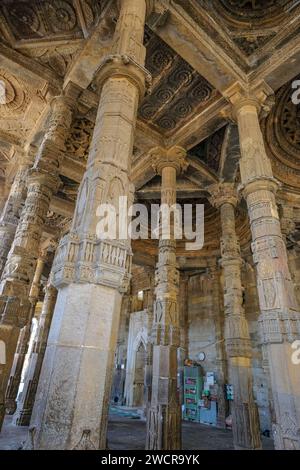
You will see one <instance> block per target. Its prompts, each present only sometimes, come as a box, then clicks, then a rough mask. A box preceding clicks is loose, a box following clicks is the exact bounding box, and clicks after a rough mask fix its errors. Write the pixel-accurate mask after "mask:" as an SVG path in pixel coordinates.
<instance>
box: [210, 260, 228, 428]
mask: <svg viewBox="0 0 300 470" xmlns="http://www.w3.org/2000/svg"><path fill="white" fill-rule="evenodd" d="M209 272H210V275H211V278H212V295H213V302H214V323H215V338H216V339H215V341H216V366H217V384H218V416H217V425H218V426H220V427H222V428H225V427H226V421H225V420H226V417H227V411H228V409H227V408H228V406H227V402H226V400H225V390H224V387H225V383H227V375H228V374H227V361H226V350H225V343H224V341H225V339H224V320H225V319H224V302H222V303H223V305H221V297H222V295H221V292H220V291H221V289H220V268H219V266H218V264H217V260H216V259H213V260H212V262H210V263H209Z"/></svg>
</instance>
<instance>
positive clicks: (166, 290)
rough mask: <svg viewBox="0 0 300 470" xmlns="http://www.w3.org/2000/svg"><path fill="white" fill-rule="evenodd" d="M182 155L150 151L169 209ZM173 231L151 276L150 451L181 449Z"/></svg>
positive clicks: (161, 245) (163, 201)
mask: <svg viewBox="0 0 300 470" xmlns="http://www.w3.org/2000/svg"><path fill="white" fill-rule="evenodd" d="M185 155H186V153H185V150H183V149H182V148H181V147H172V148H171V149H169V150H168V151H165V150H164V149H154V151H153V152H152V155H151V158H153V164H154V165H155V166H156V168H157V171H158V173H160V174H161V204H164V205H166V206H169V207H171V206H173V205H174V204H176V173H179V172H180V170H181V169H182V168H183V167H184V166H185ZM173 229H174V227H173V224H172V223H171V230H170V239H164V237H163V236H162V235H163V234H161V236H160V240H159V255H158V263H157V267H156V273H155V285H156V288H155V294H156V300H155V303H154V320H153V331H152V335H153V367H152V394H151V406H150V408H149V411H148V419H147V441H146V448H147V449H153V450H173V449H174V450H175V449H180V448H181V407H180V403H179V394H178V391H177V350H178V348H179V346H180V325H179V309H178V285H179V271H178V269H177V264H176V240H175V237H174V230H173ZM168 236H169V235H168Z"/></svg>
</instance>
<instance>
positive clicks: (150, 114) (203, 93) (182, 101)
mask: <svg viewBox="0 0 300 470" xmlns="http://www.w3.org/2000/svg"><path fill="white" fill-rule="evenodd" d="M146 41H147V44H146V45H147V56H146V68H147V69H148V70H149V71H150V73H151V74H152V77H153V88H152V92H151V94H150V95H148V96H146V98H145V99H144V100H143V102H142V105H141V106H140V109H139V118H140V119H141V120H142V121H144V122H146V123H147V124H150V125H151V126H153V127H154V128H155V129H156V130H158V131H159V132H161V133H162V134H164V135H169V134H171V133H172V132H174V131H176V130H177V129H178V128H179V127H180V126H181V125H182V124H184V123H185V122H187V121H188V120H189V119H191V118H192V117H193V116H194V115H195V114H196V113H197V112H199V111H200V110H201V109H203V107H204V106H208V105H209V104H210V103H211V101H212V100H213V99H215V98H216V96H217V91H216V90H215V89H214V88H213V87H212V86H211V85H210V84H209V83H208V82H207V80H205V79H204V78H203V77H202V76H201V75H199V74H198V73H197V72H195V71H194V70H193V69H192V67H191V66H190V65H189V64H188V63H187V62H185V61H184V60H183V59H182V58H181V57H179V56H178V55H177V54H176V53H175V52H174V51H173V50H172V49H171V48H170V47H169V46H167V44H165V43H164V42H163V41H161V40H160V39H159V38H158V36H156V35H155V34H154V33H150V32H149V31H148V33H147V36H146Z"/></svg>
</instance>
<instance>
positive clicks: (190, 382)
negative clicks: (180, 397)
mask: <svg viewBox="0 0 300 470" xmlns="http://www.w3.org/2000/svg"><path fill="white" fill-rule="evenodd" d="M202 389H203V379H202V370H201V367H200V366H185V367H184V380H183V394H184V412H183V419H185V420H188V421H198V422H199V421H200V408H199V400H200V399H201V395H202Z"/></svg>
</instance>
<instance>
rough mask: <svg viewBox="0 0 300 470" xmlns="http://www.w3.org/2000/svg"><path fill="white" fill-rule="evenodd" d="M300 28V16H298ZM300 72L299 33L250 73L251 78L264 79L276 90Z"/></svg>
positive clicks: (254, 79) (252, 79) (253, 79)
mask: <svg viewBox="0 0 300 470" xmlns="http://www.w3.org/2000/svg"><path fill="white" fill-rule="evenodd" d="M298 22H299V28H300V18H298ZM299 73H300V36H299V34H298V35H297V36H296V37H295V38H294V39H293V40H291V41H289V42H288V43H287V44H286V45H285V46H283V47H281V48H280V50H278V51H276V53H274V54H272V57H271V58H270V59H268V60H267V61H265V62H263V63H262V65H261V66H259V67H258V68H257V69H256V70H255V71H253V72H251V73H250V74H249V80H250V81H252V82H254V81H261V80H264V81H265V82H266V83H267V84H268V85H269V86H270V87H271V88H272V89H273V90H274V91H277V90H278V89H279V88H280V87H281V86H283V85H284V84H285V83H287V82H289V81H290V80H292V79H293V78H294V77H295V76H296V75H297V74H299Z"/></svg>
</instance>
